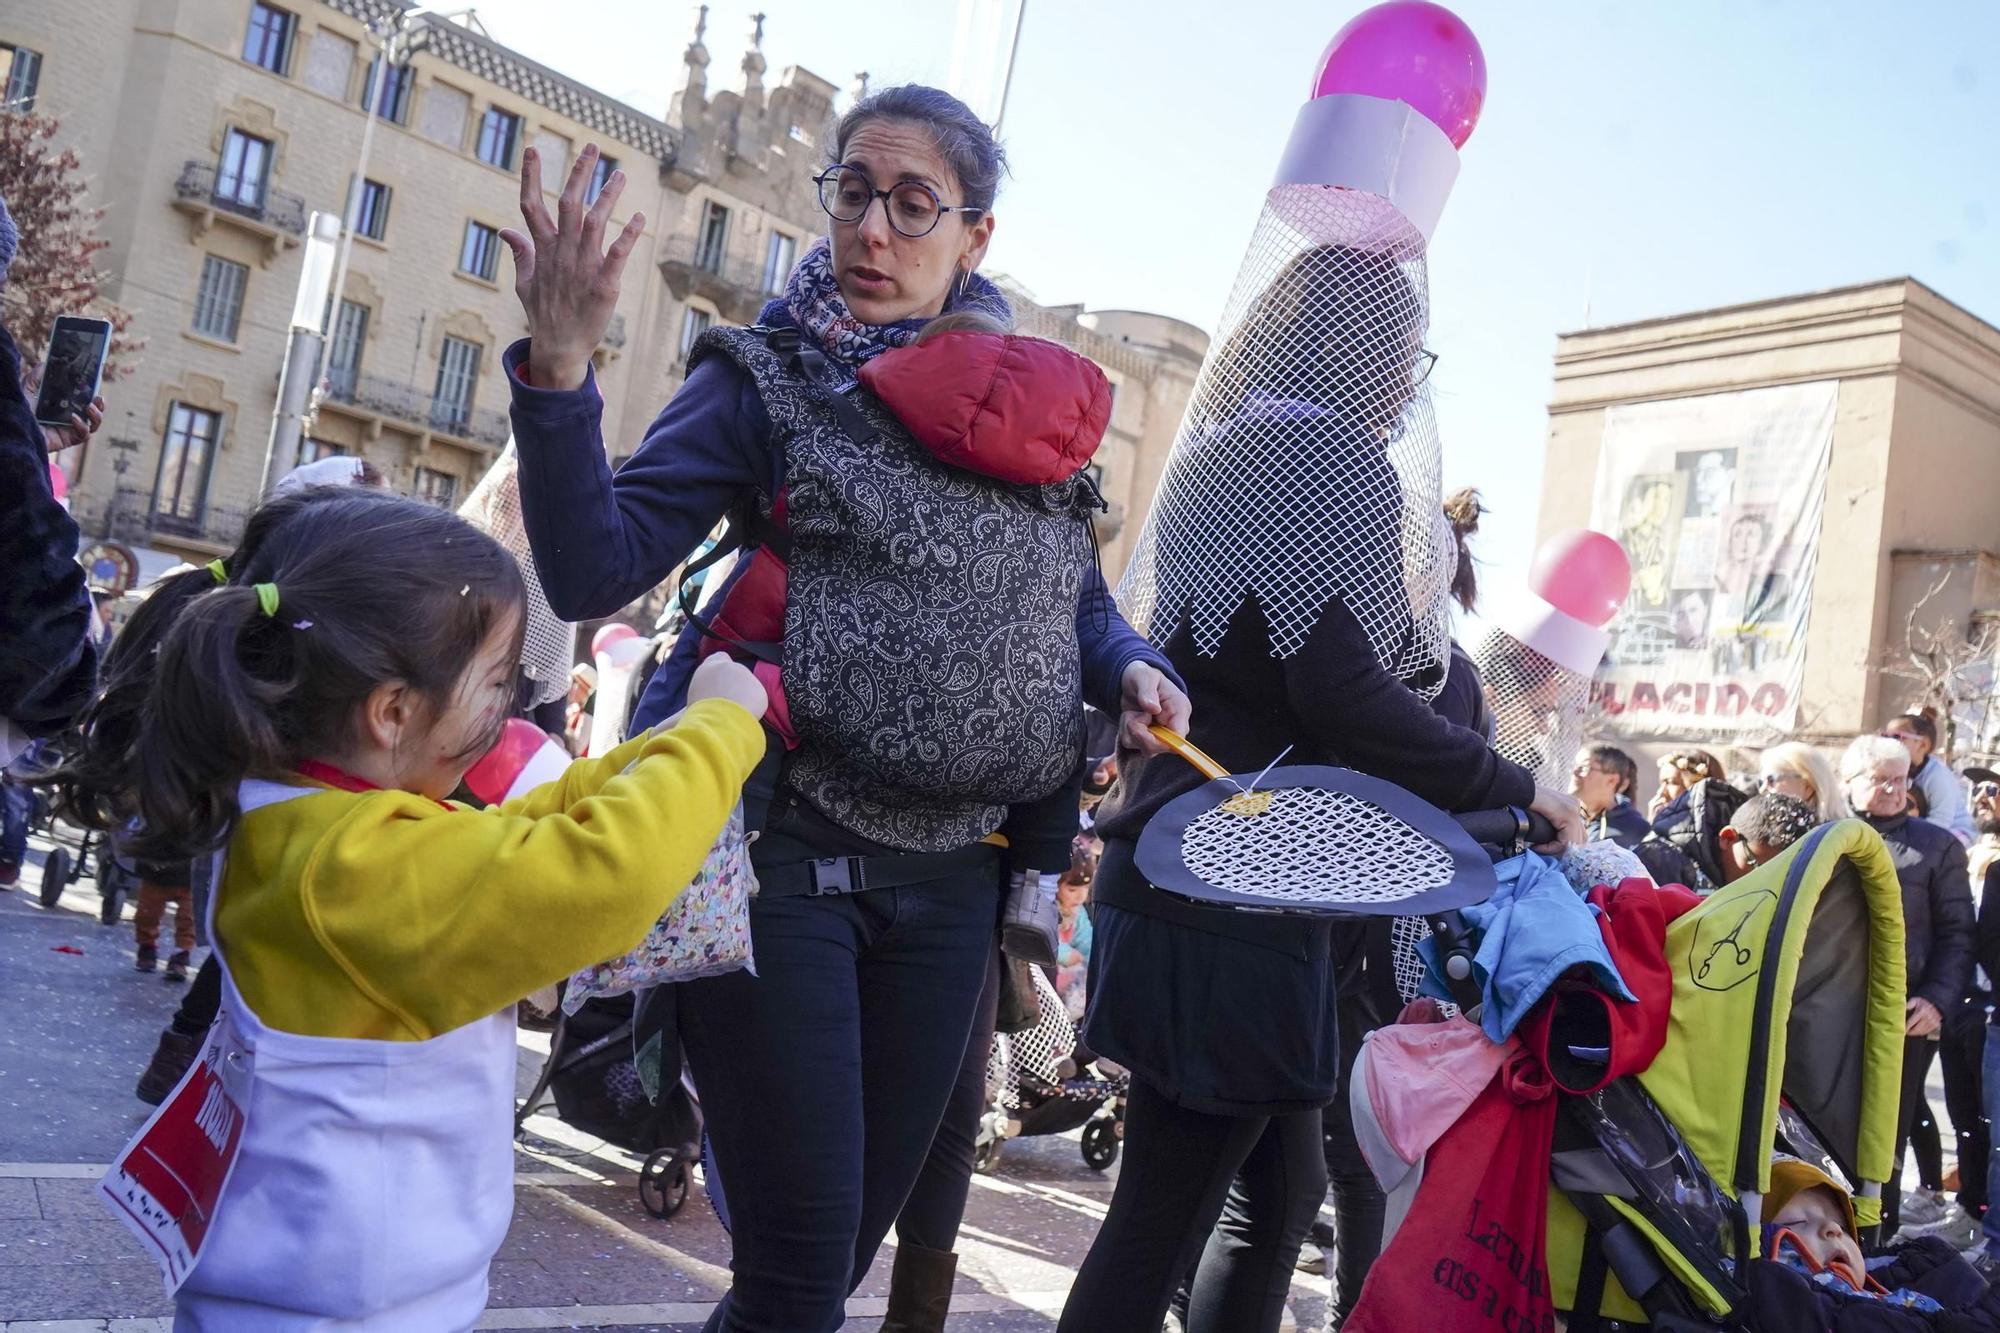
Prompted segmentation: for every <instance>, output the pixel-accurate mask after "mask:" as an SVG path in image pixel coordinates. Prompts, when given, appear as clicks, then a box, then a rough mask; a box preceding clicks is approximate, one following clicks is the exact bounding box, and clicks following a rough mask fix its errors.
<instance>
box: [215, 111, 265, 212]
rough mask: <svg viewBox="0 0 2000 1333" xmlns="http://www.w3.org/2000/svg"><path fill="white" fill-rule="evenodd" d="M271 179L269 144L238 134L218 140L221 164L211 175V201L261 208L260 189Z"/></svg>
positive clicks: (234, 133) (262, 204) (262, 194)
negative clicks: (213, 192)
mask: <svg viewBox="0 0 2000 1333" xmlns="http://www.w3.org/2000/svg"><path fill="white" fill-rule="evenodd" d="M270 176H271V141H270V140H269V139H259V138H258V137H257V136H256V135H254V134H245V133H244V132H243V131H242V130H231V131H229V133H228V134H227V135H225V136H224V137H223V140H222V163H221V165H220V166H218V167H217V168H216V171H215V197H216V198H217V199H218V200H220V201H221V202H223V203H226V204H240V205H242V206H243V207H244V208H253V209H261V208H263V207H264V187H265V185H266V184H267V183H268V182H269V180H270Z"/></svg>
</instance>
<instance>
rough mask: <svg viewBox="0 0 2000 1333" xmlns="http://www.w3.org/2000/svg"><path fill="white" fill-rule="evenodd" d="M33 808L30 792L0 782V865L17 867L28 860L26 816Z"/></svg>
mask: <svg viewBox="0 0 2000 1333" xmlns="http://www.w3.org/2000/svg"><path fill="white" fill-rule="evenodd" d="M34 808H35V794H34V793H33V792H32V791H30V790H28V789H27V788H26V787H17V786H15V785H14V784H13V783H11V782H0V865H10V866H19V865H21V864H22V863H23V862H25V861H26V860H27V859H28V815H29V814H30V813H31V812H32V811H33V810H34Z"/></svg>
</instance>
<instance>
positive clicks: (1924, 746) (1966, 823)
mask: <svg viewBox="0 0 2000 1333" xmlns="http://www.w3.org/2000/svg"><path fill="white" fill-rule="evenodd" d="M1882 734H1883V735H1884V736H1887V737H1888V738H1889V739H1890V740H1892V741H1896V742H1897V743H1899V744H1900V745H1902V747H1903V748H1904V749H1906V750H1908V751H1909V752H1910V786H1911V788H1912V789H1913V790H1915V791H1918V792H1921V793H1923V799H1924V802H1925V810H1924V816H1923V817H1924V818H1925V819H1928V820H1930V821H1931V823H1933V824H1940V825H1943V826H1944V827H1945V828H1947V829H1950V830H1951V836H1952V837H1954V838H1957V839H1958V841H1959V842H1960V844H1961V845H1963V846H1966V847H1970V846H1971V845H1972V842H1973V839H1974V838H1975V837H1977V836H1978V830H1977V829H1976V828H1975V827H1974V826H1973V822H1972V812H1971V810H1969V809H1968V808H1967V807H1966V804H1965V784H1964V783H1962V782H1960V781H1959V780H1958V774H1956V773H1954V772H1952V771H1951V766H1950V765H1948V764H1946V763H1945V762H1944V760H1942V759H1940V758H1938V757H1937V743H1938V730H1937V715H1936V713H1935V712H1933V711H1932V710H1931V709H1929V708H1924V709H1921V710H1919V711H1917V712H1915V713H1904V714H1902V715H1901V716H1899V717H1893V718H1890V719H1889V725H1888V726H1886V727H1884V728H1882Z"/></svg>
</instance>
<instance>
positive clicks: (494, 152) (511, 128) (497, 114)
mask: <svg viewBox="0 0 2000 1333" xmlns="http://www.w3.org/2000/svg"><path fill="white" fill-rule="evenodd" d="M520 141H521V118H520V117H519V116H517V115H514V114H513V113H512V112H508V111H502V110H501V109H500V108H499V107H497V106H489V107H487V108H486V115H485V116H484V118H482V119H481V120H480V122H479V160H480V161H481V162H484V163H486V165H488V166H490V167H499V168H501V169H502V170H504V171H512V170H513V169H514V145H515V144H517V143H519V142H520Z"/></svg>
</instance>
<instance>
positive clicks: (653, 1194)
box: [639, 1148, 694, 1218]
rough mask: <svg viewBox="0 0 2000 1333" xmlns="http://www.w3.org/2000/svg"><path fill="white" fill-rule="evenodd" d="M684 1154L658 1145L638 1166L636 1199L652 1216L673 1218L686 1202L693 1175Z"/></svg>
mask: <svg viewBox="0 0 2000 1333" xmlns="http://www.w3.org/2000/svg"><path fill="white" fill-rule="evenodd" d="M690 1165H691V1164H690V1163H689V1161H688V1158H687V1154H686V1153H684V1152H682V1151H681V1150H680V1149H678V1148H661V1149H658V1150H657V1151H655V1152H654V1153H653V1154H652V1155H651V1156H649V1157H647V1158H646V1164H645V1165H644V1166H642V1167H640V1168H639V1202H640V1203H642V1204H644V1205H645V1208H646V1211H647V1212H649V1213H651V1214H652V1215H653V1216H654V1217H660V1218H666V1217H672V1216H673V1215H674V1214H675V1213H678V1212H679V1211H680V1210H681V1209H682V1208H683V1207H685V1206H686V1205H687V1201H688V1191H689V1189H691V1188H692V1187H693V1183H694V1175H693V1172H692V1171H691V1170H690Z"/></svg>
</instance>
